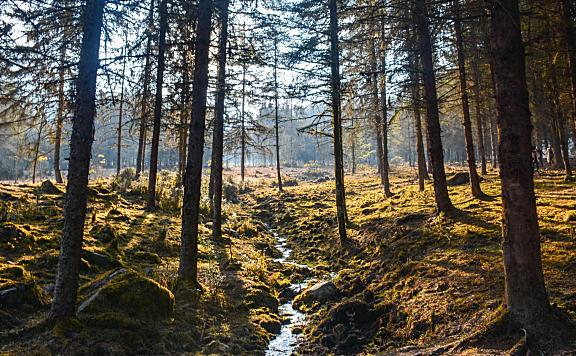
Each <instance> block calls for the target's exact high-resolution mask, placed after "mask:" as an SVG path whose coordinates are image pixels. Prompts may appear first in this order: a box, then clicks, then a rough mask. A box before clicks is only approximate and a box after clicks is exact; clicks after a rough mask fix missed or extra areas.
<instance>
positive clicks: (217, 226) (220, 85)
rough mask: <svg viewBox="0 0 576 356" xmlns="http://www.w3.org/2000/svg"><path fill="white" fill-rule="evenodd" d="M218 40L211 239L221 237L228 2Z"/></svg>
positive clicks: (223, 6)
mask: <svg viewBox="0 0 576 356" xmlns="http://www.w3.org/2000/svg"><path fill="white" fill-rule="evenodd" d="M219 5H220V6H219V8H220V23H221V28H220V39H219V45H218V79H217V82H216V83H217V84H216V85H217V87H216V103H215V105H214V132H213V140H212V167H211V170H210V176H211V181H212V184H213V203H212V213H213V216H212V219H213V220H212V237H213V238H215V239H218V238H220V237H222V160H223V156H224V100H225V99H226V45H227V42H228V5H229V0H220V1H219Z"/></svg>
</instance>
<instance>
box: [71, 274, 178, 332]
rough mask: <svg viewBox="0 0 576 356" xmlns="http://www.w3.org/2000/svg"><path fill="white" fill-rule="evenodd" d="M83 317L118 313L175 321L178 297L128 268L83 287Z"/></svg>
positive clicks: (148, 319)
mask: <svg viewBox="0 0 576 356" xmlns="http://www.w3.org/2000/svg"><path fill="white" fill-rule="evenodd" d="M80 295H81V296H83V299H82V302H81V303H80V306H79V307H78V313H79V315H89V316H98V315H102V314H109V313H111V312H115V313H118V314H121V315H126V316H127V317H130V318H135V319H139V320H146V321H160V320H165V319H168V318H170V317H172V314H173V312H174V295H173V294H172V292H170V291H169V290H168V289H166V288H164V287H162V286H161V285H160V284H158V283H157V282H155V281H153V280H151V279H149V278H146V277H144V276H142V275H141V274H139V273H138V272H136V271H133V270H129V269H126V268H120V269H116V270H114V271H112V272H109V273H105V274H103V275H102V276H100V277H98V278H97V279H96V280H94V281H92V282H90V283H88V284H86V285H84V286H82V287H81V288H80Z"/></svg>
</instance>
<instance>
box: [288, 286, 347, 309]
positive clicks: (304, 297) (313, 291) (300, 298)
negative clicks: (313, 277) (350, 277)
mask: <svg viewBox="0 0 576 356" xmlns="http://www.w3.org/2000/svg"><path fill="white" fill-rule="evenodd" d="M339 294H340V293H339V292H338V288H336V285H335V284H334V282H332V281H327V282H319V283H316V284H315V285H313V286H312V287H310V288H307V289H305V290H304V291H303V292H302V293H300V294H299V295H297V296H296V298H295V299H294V307H295V308H297V309H299V308H301V307H302V306H307V307H310V306H312V305H313V304H315V303H325V302H327V301H329V300H335V299H337V298H338V296H339Z"/></svg>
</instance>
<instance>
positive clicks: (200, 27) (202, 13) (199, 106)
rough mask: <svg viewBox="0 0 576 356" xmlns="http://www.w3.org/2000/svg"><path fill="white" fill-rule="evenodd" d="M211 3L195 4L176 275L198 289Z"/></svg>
mask: <svg viewBox="0 0 576 356" xmlns="http://www.w3.org/2000/svg"><path fill="white" fill-rule="evenodd" d="M212 8H213V2H212V0H200V1H199V3H198V24H197V26H196V49H195V51H194V57H195V60H194V78H193V81H194V82H193V83H194V84H193V87H192V116H191V120H190V132H189V135H188V157H187V159H186V173H185V174H184V202H183V206H182V235H181V247H180V267H179V270H178V276H179V279H180V281H181V282H182V283H184V284H185V285H192V286H198V285H199V284H198V218H199V214H200V186H201V183H202V155H203V153H204V131H205V129H206V97H207V91H208V64H209V58H208V55H209V51H210V32H211V27H212V26H211V24H212Z"/></svg>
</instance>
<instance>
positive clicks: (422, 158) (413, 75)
mask: <svg viewBox="0 0 576 356" xmlns="http://www.w3.org/2000/svg"><path fill="white" fill-rule="evenodd" d="M412 58H413V59H412V60H411V61H412V65H411V72H410V82H411V85H412V106H413V107H414V126H415V128H416V154H417V156H418V188H419V189H420V191H421V192H423V191H424V188H425V187H424V183H425V180H428V179H430V177H429V176H428V169H427V168H426V155H425V150H424V135H423V134H422V114H421V110H420V106H421V103H420V70H419V67H418V64H417V63H418V58H417V54H416V52H414V54H413V55H412Z"/></svg>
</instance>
